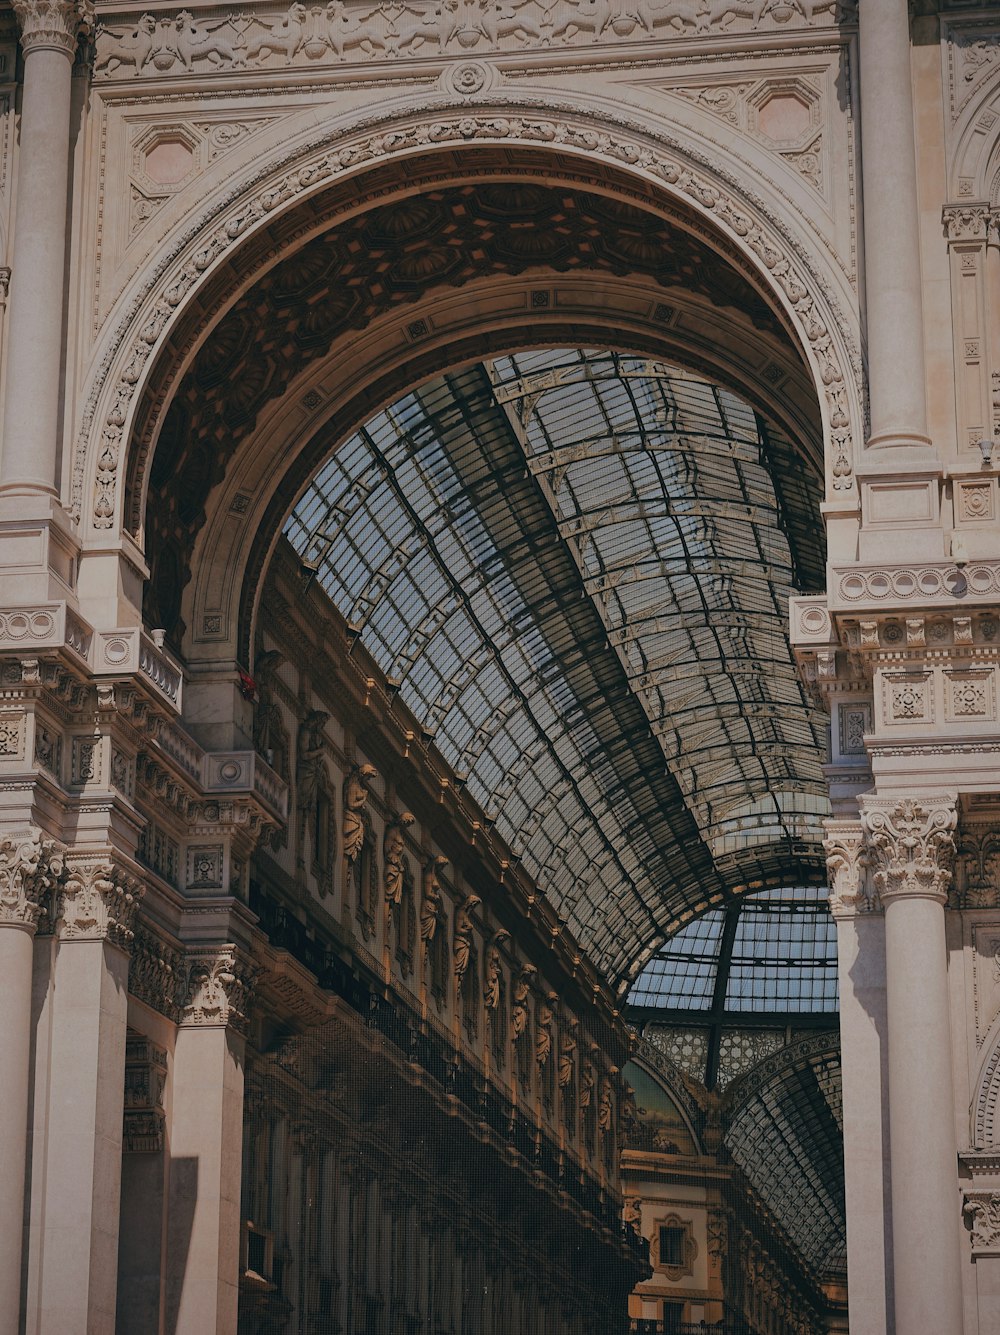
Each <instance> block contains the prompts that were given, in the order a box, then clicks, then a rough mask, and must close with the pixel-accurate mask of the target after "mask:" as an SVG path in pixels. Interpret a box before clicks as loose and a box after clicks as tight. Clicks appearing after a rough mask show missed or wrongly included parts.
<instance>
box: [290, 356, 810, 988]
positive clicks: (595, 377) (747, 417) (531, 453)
mask: <svg viewBox="0 0 1000 1335" xmlns="http://www.w3.org/2000/svg"><path fill="white" fill-rule="evenodd" d="M333 443H335V442H332V444H333ZM819 498H820V496H819V481H818V479H817V478H816V477H815V476H814V474H813V473H812V472H811V471H810V469H809V468H808V467H807V466H806V465H804V464H803V462H802V460H801V458H800V457H799V456H798V455H797V454H796V451H795V449H794V447H793V445H792V443H791V442H789V441H788V440H786V439H785V438H784V437H783V436H782V435H781V434H780V433H779V432H777V431H776V430H774V429H773V428H771V427H768V426H767V425H766V424H765V423H764V422H763V421H762V420H761V419H760V418H759V417H758V416H757V415H755V414H754V412H753V411H752V410H751V409H750V408H749V407H748V406H747V405H746V404H745V403H744V402H743V401H742V400H740V399H738V398H737V397H736V396H735V395H733V394H731V393H729V392H727V391H725V390H722V389H720V388H718V387H717V386H713V385H711V384H709V383H708V382H707V381H705V380H703V379H699V378H697V377H694V376H691V375H689V374H686V373H683V372H680V371H678V370H676V369H675V368H672V367H669V366H666V365H664V364H662V363H659V362H655V361H652V360H650V359H648V358H642V357H635V356H632V357H627V356H620V355H616V354H613V353H610V352H595V351H584V350H578V349H577V350H574V349H557V350H546V351H538V352H530V353H524V354H518V355H517V356H511V357H503V358H498V359H496V360H495V361H493V362H491V363H486V364H479V365H474V366H471V367H468V368H466V369H464V370H460V371H456V372H452V373H449V374H447V375H445V376H442V377H439V378H438V379H436V380H434V381H432V382H430V383H429V384H427V385H425V386H423V387H422V388H421V389H418V390H415V391H413V392H411V393H410V394H407V395H406V396H405V397H404V398H402V399H400V400H399V401H397V402H396V403H395V404H393V405H392V406H391V407H389V408H387V409H385V410H384V411H383V412H381V413H379V414H378V415H377V416H376V417H375V418H373V419H372V420H371V421H370V422H368V423H367V424H366V425H365V426H364V427H363V428H362V429H361V430H359V431H357V432H355V433H354V435H352V436H351V437H350V438H349V439H348V440H347V441H346V442H344V443H343V444H342V445H340V447H339V448H337V449H336V450H335V451H334V452H333V453H332V454H331V456H330V458H329V459H328V461H327V462H326V464H324V465H323V467H322V468H321V469H320V470H319V472H318V473H317V474H316V476H315V478H314V479H313V481H312V483H311V484H310V486H309V487H308V489H307V490H306V492H305V494H304V495H303V496H302V498H301V499H300V501H299V503H298V504H297V506H296V507H295V510H294V513H293V514H292V516H291V518H290V520H289V521H288V524H287V526H286V532H287V534H288V536H289V539H290V540H291V542H292V544H293V546H294V547H295V548H296V550H297V551H298V552H299V554H300V555H301V557H302V559H303V560H305V561H307V562H308V563H309V564H310V566H314V567H316V568H317V570H318V577H319V579H320V581H321V583H322V584H323V586H324V588H325V589H326V591H327V593H328V594H329V596H330V597H331V599H332V601H333V602H334V604H335V605H336V606H337V607H338V609H339V610H340V611H341V612H342V613H343V615H344V616H345V617H346V618H347V620H348V622H349V623H351V624H352V625H353V627H354V628H355V629H356V631H357V634H358V635H359V636H360V638H361V640H362V642H363V643H364V645H365V647H366V648H367V649H368V651H369V652H370V653H371V654H372V655H373V657H374V658H375V660H376V661H377V662H378V664H379V666H380V667H381V668H382V669H383V670H384V671H385V672H386V674H387V675H388V676H389V677H390V678H392V679H394V680H396V681H398V683H399V689H400V694H401V696H402V698H403V699H404V700H405V702H406V703H407V705H408V706H409V707H410V708H411V709H412V710H413V711H414V713H415V714H416V715H417V716H418V717H420V718H421V719H422V720H423V721H424V723H425V726H427V727H428V728H429V729H432V730H433V731H434V733H435V737H436V742H437V745H438V747H439V749H440V750H441V752H442V754H443V756H444V758H445V760H446V761H447V762H448V763H449V764H450V765H451V766H452V767H453V768H454V769H455V770H456V771H458V772H459V774H462V775H467V776H468V778H467V781H468V786H469V790H470V792H471V793H472V795H473V796H474V797H475V798H476V800H477V801H478V802H479V803H480V804H481V805H482V806H483V807H484V808H486V809H487V811H489V812H491V813H492V814H493V815H495V817H496V821H497V829H498V831H499V833H500V834H501V835H502V836H503V837H504V838H505V840H506V841H507V842H508V843H509V845H510V846H511V847H512V849H513V850H514V851H515V852H516V853H517V854H518V855H519V856H520V857H521V858H522V860H523V863H524V865H525V867H526V869H527V870H528V871H529V872H530V873H531V874H532V876H533V877H534V878H535V879H536V880H537V881H538V883H539V884H540V885H541V887H542V888H543V889H544V890H545V892H546V893H547V894H548V896H549V897H550V899H551V900H552V902H553V903H554V905H555V906H556V908H557V910H558V911H559V913H560V914H561V916H563V917H564V918H565V919H567V920H568V922H569V924H570V926H571V929H572V930H573V932H574V934H575V935H576V936H577V938H578V939H579V940H580V941H581V943H582V944H583V945H584V946H585V947H586V948H587V950H588V951H589V953H590V954H591V956H592V958H593V959H594V961H595V963H596V964H597V965H598V966H599V967H601V968H603V969H604V971H605V972H606V974H607V975H608V977H609V978H610V979H611V980H612V982H614V983H618V984H624V983H625V981H626V980H627V979H628V978H629V977H631V976H632V975H633V974H634V973H635V972H636V970H637V969H638V968H639V967H640V966H641V965H642V963H643V961H644V960H645V959H646V958H647V957H648V955H649V953H650V952H651V950H653V949H654V948H655V947H656V946H658V945H659V944H660V943H661V942H663V941H664V940H666V939H667V938H668V937H669V936H671V935H672V934H673V933H674V932H676V931H677V930H678V928H679V927H680V926H681V925H682V924H683V923H684V922H686V921H688V920H690V919H691V918H692V917H694V916H696V915H698V914H701V913H704V912H705V911H706V910H707V909H708V908H710V907H711V906H712V905H717V904H723V903H725V902H726V901H727V900H728V898H729V897H730V896H731V895H732V894H733V893H734V892H737V891H740V890H744V889H746V888H747V886H748V885H753V884H754V883H756V884H757V885H760V884H761V883H774V882H775V881H780V882H782V883H785V884H789V883H800V882H802V881H807V880H815V879H817V878H818V877H820V876H821V875H822V856H821V849H820V838H821V831H820V826H819V822H820V820H821V818H822V816H823V815H824V814H825V812H826V800H825V785H824V783H823V779H822V775H821V772H820V765H821V762H822V759H823V754H824V749H825V725H824V722H823V720H822V719H821V718H820V717H818V716H817V713H816V711H815V709H814V707H813V706H812V705H811V703H810V702H809V701H808V699H807V698H806V697H805V695H804V693H803V691H802V688H801V686H800V685H799V682H798V679H797V677H796V674H795V670H794V666H793V664H792V659H791V654H790V650H789V646H788V641H787V635H786V630H785V623H786V612H787V606H786V604H787V596H788V594H789V593H790V592H793V591H797V590H801V589H808V588H810V587H818V586H819V585H820V584H821V583H822V561H823V550H822V538H821V532H822V529H821V523H820V519H819Z"/></svg>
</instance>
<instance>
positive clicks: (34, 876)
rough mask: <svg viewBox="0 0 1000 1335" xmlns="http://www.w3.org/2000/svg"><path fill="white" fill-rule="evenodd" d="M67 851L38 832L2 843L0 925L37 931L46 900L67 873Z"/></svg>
mask: <svg viewBox="0 0 1000 1335" xmlns="http://www.w3.org/2000/svg"><path fill="white" fill-rule="evenodd" d="M65 851H66V850H65V849H64V848H62V847H61V845H59V844H57V843H54V842H53V841H52V840H45V839H43V838H42V835H41V831H40V830H35V829H33V830H29V831H28V832H27V833H26V834H24V835H20V836H17V835H15V836H8V837H7V838H5V839H3V840H0V925H10V926H14V927H23V928H26V929H27V930H28V931H32V932H33V931H34V930H35V928H36V927H37V926H38V920H39V917H40V915H41V912H42V908H43V904H44V900H45V897H46V896H47V895H48V894H49V893H51V891H53V890H55V889H56V888H57V887H58V885H59V884H60V882H61V881H62V879H63V877H64V876H65V874H66V865H65V861H64V855H65Z"/></svg>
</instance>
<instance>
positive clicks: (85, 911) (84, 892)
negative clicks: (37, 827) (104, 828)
mask: <svg viewBox="0 0 1000 1335" xmlns="http://www.w3.org/2000/svg"><path fill="white" fill-rule="evenodd" d="M143 890H144V887H143V885H142V882H141V881H140V880H139V879H138V877H136V876H134V875H133V874H132V873H131V872H130V871H127V870H126V869H125V868H124V867H120V866H118V865H116V864H115V863H114V862H112V861H110V860H109V859H107V858H104V857H102V858H96V859H90V858H80V859H77V858H74V857H71V858H70V860H69V865H68V870H67V875H66V879H65V881H64V882H63V884H62V885H61V886H60V888H59V892H58V895H57V900H56V931H57V932H58V935H59V939H60V940H61V941H105V940H106V941H110V942H111V943H112V944H113V945H116V946H119V947H120V948H121V949H122V950H129V949H131V946H132V941H133V938H134V936H135V930H134V929H135V916H136V912H137V910H138V907H139V900H140V899H141V898H142V895H143Z"/></svg>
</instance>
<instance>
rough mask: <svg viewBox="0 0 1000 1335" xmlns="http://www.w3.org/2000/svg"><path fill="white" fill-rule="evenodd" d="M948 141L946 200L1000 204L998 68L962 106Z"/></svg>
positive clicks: (999, 75)
mask: <svg viewBox="0 0 1000 1335" xmlns="http://www.w3.org/2000/svg"><path fill="white" fill-rule="evenodd" d="M952 142H953V144H954V149H953V151H952V154H951V158H950V161H949V179H948V199H949V200H952V201H954V202H955V203H956V204H961V203H963V202H968V203H970V204H971V203H974V202H984V203H990V204H993V205H994V206H996V205H998V204H1000V69H997V70H995V71H994V72H993V74H992V76H991V77H990V78H988V79H987V80H986V81H984V83H983V84H982V85H981V86H980V87H979V88H977V90H976V92H975V95H974V96H972V97H971V98H970V99H969V101H968V102H967V103H966V104H965V106H964V107H962V109H961V111H960V113H959V116H958V119H957V120H956V122H955V124H954V126H953V128H952Z"/></svg>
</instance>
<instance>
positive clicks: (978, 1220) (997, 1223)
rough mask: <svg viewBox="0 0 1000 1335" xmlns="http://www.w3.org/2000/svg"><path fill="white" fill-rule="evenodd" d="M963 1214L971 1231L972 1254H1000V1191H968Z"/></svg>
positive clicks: (975, 1255)
mask: <svg viewBox="0 0 1000 1335" xmlns="http://www.w3.org/2000/svg"><path fill="white" fill-rule="evenodd" d="M962 1214H963V1215H964V1216H965V1218H966V1220H967V1221H968V1224H969V1227H970V1231H971V1235H972V1236H971V1242H972V1255H973V1256H974V1257H977V1256H1000V1191H968V1192H966V1193H965V1200H964V1202H963V1204H962Z"/></svg>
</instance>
